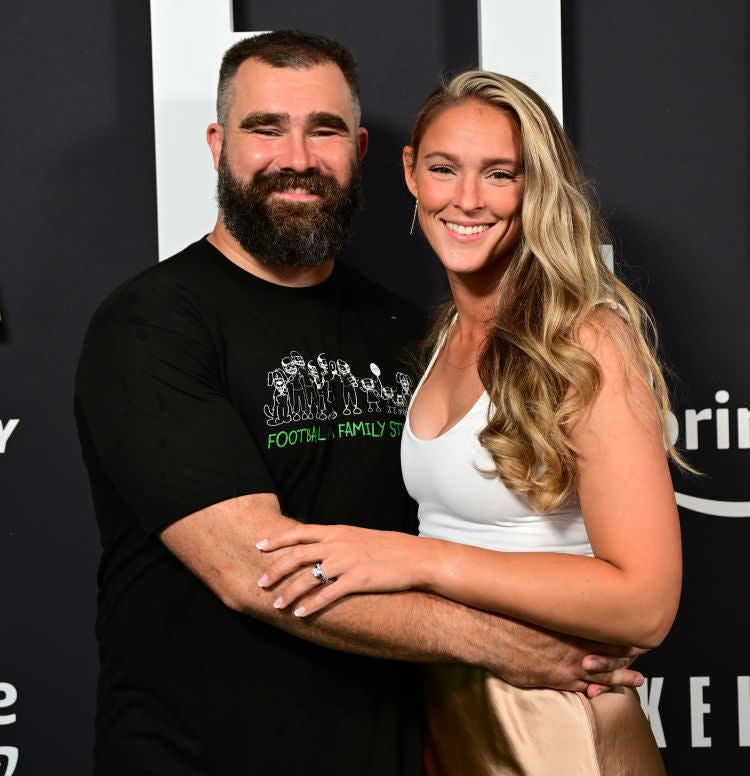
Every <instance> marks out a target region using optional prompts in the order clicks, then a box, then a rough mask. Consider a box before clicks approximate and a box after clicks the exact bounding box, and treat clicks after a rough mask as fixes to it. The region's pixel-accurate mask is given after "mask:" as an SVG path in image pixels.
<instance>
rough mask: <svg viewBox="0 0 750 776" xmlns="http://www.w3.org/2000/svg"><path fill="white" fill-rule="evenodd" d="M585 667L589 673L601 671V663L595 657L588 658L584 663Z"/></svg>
mask: <svg viewBox="0 0 750 776" xmlns="http://www.w3.org/2000/svg"><path fill="white" fill-rule="evenodd" d="M583 667H584V668H585V669H586V670H587V671H598V670H599V669H600V665H599V661H598V660H596V659H595V658H593V657H589V658H586V660H585V661H584V663H583Z"/></svg>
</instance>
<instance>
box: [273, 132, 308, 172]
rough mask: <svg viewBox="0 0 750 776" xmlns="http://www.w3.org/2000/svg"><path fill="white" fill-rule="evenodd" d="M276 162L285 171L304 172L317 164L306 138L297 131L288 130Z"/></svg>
mask: <svg viewBox="0 0 750 776" xmlns="http://www.w3.org/2000/svg"><path fill="white" fill-rule="evenodd" d="M276 163H277V165H278V167H279V169H280V170H282V171H285V172H306V171H307V170H311V169H313V168H315V167H316V166H317V161H316V158H315V155H314V154H313V153H312V151H311V150H310V145H309V143H308V139H307V138H306V137H305V136H304V134H302V133H297V132H290V133H289V134H288V135H287V136H286V138H285V142H284V144H283V147H282V148H281V149H280V153H279V155H278V157H277V159H276Z"/></svg>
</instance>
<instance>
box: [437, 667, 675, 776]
mask: <svg viewBox="0 0 750 776" xmlns="http://www.w3.org/2000/svg"><path fill="white" fill-rule="evenodd" d="M425 693H426V701H427V731H426V736H425V766H426V773H427V776H665V774H666V771H665V769H664V763H663V761H662V758H661V755H660V753H659V749H658V747H657V745H656V741H655V740H654V736H653V734H652V732H651V727H650V726H649V724H648V720H647V719H646V717H645V715H644V713H643V710H642V709H641V705H640V702H639V699H638V693H636V691H635V690H633V689H629V688H628V689H625V688H619V689H617V690H613V691H610V692H607V693H604V694H602V695H599V696H597V697H596V698H593V699H589V698H587V697H586V695H584V694H582V693H576V692H564V691H561V690H543V689H539V690H537V689H534V690H524V689H520V688H518V687H514V686H513V685H511V684H508V683H507V682H504V681H502V679H498V678H497V677H495V676H493V675H491V674H489V673H487V672H486V671H482V670H481V669H479V668H472V667H471V666H462V665H434V666H428V667H427V673H426V685H425Z"/></svg>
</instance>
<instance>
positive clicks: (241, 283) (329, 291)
mask: <svg viewBox="0 0 750 776" xmlns="http://www.w3.org/2000/svg"><path fill="white" fill-rule="evenodd" d="M207 138H208V144H209V146H210V149H211V152H212V155H213V159H214V164H215V167H216V169H217V171H218V204H219V214H218V218H217V221H216V225H215V227H214V229H213V231H212V232H211V233H210V234H208V235H207V236H206V237H204V238H203V239H201V240H199V241H197V242H196V243H194V244H192V245H190V246H188V247H187V248H185V250H183V251H182V252H180V253H179V254H177V255H176V256H173V257H172V258H170V259H168V260H166V261H164V262H161V263H160V264H156V265H154V266H153V267H152V268H150V269H148V270H147V271H145V272H143V273H141V274H140V275H138V276H137V277H135V278H133V279H131V280H130V281H128V282H127V283H125V284H124V285H123V286H121V287H120V288H118V289H117V290H116V291H115V292H114V293H113V294H111V295H110V296H109V298H108V299H107V300H105V301H104V303H103V304H102V305H101V306H100V308H99V309H98V310H97V312H96V313H95V315H94V316H93V318H92V321H91V323H90V325H89V328H88V331H87V334H86V338H85V341H84V344H83V349H82V353H81V359H80V363H79V366H78V371H77V376H76V407H75V409H76V419H77V423H78V430H79V437H80V441H81V446H82V450H83V455H84V459H85V463H86V466H87V469H88V473H89V478H90V483H91V489H92V494H93V500H94V505H95V510H96V515H97V520H98V524H99V530H100V535H101V542H102V548H103V552H102V558H101V564H100V571H99V599H98V617H97V637H98V641H99V657H100V670H99V681H98V696H97V715H96V746H95V757H94V759H95V773H96V774H98V775H99V776H119V775H120V774H122V775H123V776H124V775H125V774H127V776H134V775H135V774H153V775H154V776H156V775H157V774H158V776H199V775H200V776H208V774H216V775H217V776H218V775H219V774H222V775H223V776H228V775H230V774H231V776H238V775H239V774H251V773H262V774H280V775H281V776H286V774H299V773H303V772H307V771H320V772H321V773H323V774H325V776H344V775H346V776H351V774H360V775H362V776H364V775H366V774H373V775H374V774H377V775H378V776H383V775H384V774H388V775H395V774H419V773H421V772H422V744H421V724H422V709H421V706H422V693H421V677H420V672H419V670H418V664H419V663H420V662H428V661H460V662H463V663H468V664H472V665H476V666H480V667H483V668H485V669H488V670H490V671H492V672H494V673H496V674H499V675H501V676H503V677H504V678H505V679H507V680H509V681H511V682H515V683H518V684H524V685H537V686H538V685H546V686H551V687H565V688H569V689H579V690H580V689H582V688H583V687H585V686H586V683H587V682H591V681H599V682H608V681H612V682H615V683H628V684H631V683H633V682H634V681H637V680H638V678H639V677H638V675H637V674H636V673H635V672H632V671H630V670H629V669H627V665H628V664H629V662H630V658H628V657H624V658H616V659H611V660H603V662H601V663H600V666H599V668H600V672H597V673H589V672H587V671H585V670H584V669H583V667H582V660H583V658H584V656H585V655H586V654H587V653H588V652H590V651H595V650H593V649H592V648H591V645H585V644H582V643H577V642H575V641H574V640H571V639H566V638H562V637H561V638H559V639H558V638H557V637H556V636H554V635H552V634H548V633H545V632H542V631H539V630H537V629H534V628H527V627H526V626H523V625H521V624H519V623H516V622H513V621H510V620H506V619H504V618H502V617H499V616H494V615H489V614H487V613H485V612H479V611H474V610H472V609H469V608H467V607H464V606H461V605H458V604H455V603H453V602H450V601H446V600H443V599H440V598H437V597H434V596H428V595H426V594H421V593H417V592H413V593H398V594H391V595H368V596H351V597H349V598H348V599H346V600H343V601H341V602H338V603H336V604H335V605H333V606H331V607H330V608H329V609H328V610H327V611H324V612H322V613H320V614H319V615H316V616H314V617H311V618H308V619H299V618H297V617H295V616H294V615H293V614H291V613H290V612H288V611H279V610H277V609H275V608H274V606H273V602H274V599H275V597H276V596H275V594H274V590H273V589H271V590H268V589H262V588H260V587H259V586H258V585H257V580H258V579H259V578H260V577H261V576H262V574H263V573H264V570H265V568H266V567H267V566H268V565H269V564H270V562H271V561H272V560H273V559H274V558H273V554H270V555H264V554H262V553H260V552H259V551H258V549H257V548H256V542H258V541H259V540H260V539H261V538H262V537H264V536H268V535H271V534H274V533H278V532H279V530H281V529H282V528H283V527H285V526H289V525H292V524H293V522H294V521H295V520H301V521H312V522H317V523H325V522H328V523H332V522H342V523H354V524H357V525H361V526H367V527H372V528H380V529H392V530H399V531H403V530H412V531H413V530H414V529H415V526H416V515H415V508H414V503H413V502H412V501H411V499H410V498H409V497H408V495H407V493H406V492H405V490H404V487H403V484H402V481H401V476H400V471H399V450H398V448H399V434H400V431H401V428H402V425H403V423H402V420H403V418H401V419H399V420H394V419H393V416H390V417H389V416H388V414H387V412H386V408H385V404H383V405H382V406H383V409H381V410H380V412H379V413H378V412H377V411H376V412H374V413H373V414H372V416H368V421H369V422H368V423H359V422H357V423H355V422H353V421H347V420H346V418H344V417H342V414H341V411H342V409H343V407H344V403H343V396H342V395H341V393H340V390H341V389H340V386H338V384H337V383H333V384H332V387H331V386H329V387H330V389H331V390H330V392H329V393H328V394H327V395H326V396H325V397H323V395H322V394H321V397H322V399H320V401H314V390H313V388H314V387H315V386H314V385H313V373H312V371H310V365H313V370H314V371H315V377H316V379H317V380H322V378H323V377H324V376H325V374H327V371H328V369H329V365H330V364H334V365H335V364H336V363H338V362H340V361H341V362H344V361H345V362H346V363H347V364H348V365H349V368H350V370H351V374H352V375H353V376H354V377H356V378H358V379H359V380H361V379H362V378H363V377H365V376H367V375H369V374H370V372H371V371H372V370H371V366H370V365H374V364H377V368H378V370H379V371H378V375H379V379H380V382H381V383H382V384H383V385H386V386H391V387H395V386H397V385H398V384H400V383H401V384H402V383H403V380H404V377H405V376H406V373H407V371H408V369H407V367H406V366H405V362H404V355H405V353H404V345H405V344H406V343H409V342H411V341H413V340H415V339H416V338H418V337H419V336H420V335H421V334H422V333H423V330H422V329H423V324H424V319H423V315H422V314H421V312H420V311H419V310H417V309H415V308H413V307H411V306H410V305H408V304H406V303H405V302H403V301H402V300H399V299H397V298H395V297H394V296H393V295H392V294H390V293H388V292H386V291H385V290H384V289H382V288H380V287H377V286H375V285H374V284H373V283H371V282H370V281H369V280H366V279H365V278H364V277H362V276H361V275H359V274H358V273H356V272H354V271H353V270H351V269H349V268H347V267H346V266H345V265H343V264H341V263H339V264H336V262H335V259H336V256H337V254H338V253H339V252H340V251H341V249H342V248H343V247H344V245H345V243H346V240H347V234H348V230H349V225H350V222H351V219H352V217H353V215H354V213H355V212H356V210H357V207H358V204H359V199H360V194H359V163H360V160H361V158H362V157H363V156H364V154H365V151H366V148H367V132H366V130H365V129H363V128H362V127H361V126H360V108H359V92H358V83H357V72H356V65H355V61H354V59H353V58H352V56H351V54H350V53H349V52H348V51H347V50H346V49H345V48H344V47H343V46H341V45H340V44H338V43H336V42H335V41H331V40H329V39H326V38H322V37H318V36H312V35H306V34H304V33H299V32H294V31H281V32H273V33H268V34H264V35H259V36H257V37H254V38H249V39H246V40H243V41H241V42H239V43H237V44H235V45H234V46H232V48H230V49H229V50H228V51H227V52H226V54H225V56H224V58H223V60H222V64H221V69H220V75H219V86H218V97H217V122H216V123H214V124H211V125H210V126H209V128H208V132H207ZM315 364H318V365H319V367H320V374H318V370H315V369H314V365H315ZM324 367H325V369H324ZM324 372H325V374H324ZM415 377H416V376H415V375H412V376H411V378H409V379H410V380H411V383H410V384H414V383H415V381H414V378H415ZM315 385H317V382H316V383H315ZM337 391H338V392H337ZM321 401H323V402H324V403H325V405H326V407H325V412H320V407H317V404H320V403H321ZM329 405H330V406H329ZM316 408H317V411H314V410H316ZM313 570H315V569H304V570H303V572H301V573H305V574H309V573H311V571H313ZM315 571H316V575H317V576H318V578H321V574H320V572H319V571H318V570H315ZM322 581H323V582H325V577H324V576H322ZM588 660H594V658H592V657H589V658H588ZM594 662H596V661H595V660H594ZM610 672H612V673H610Z"/></svg>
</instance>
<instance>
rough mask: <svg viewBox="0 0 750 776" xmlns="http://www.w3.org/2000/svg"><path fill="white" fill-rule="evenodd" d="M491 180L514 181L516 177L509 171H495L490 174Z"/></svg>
mask: <svg viewBox="0 0 750 776" xmlns="http://www.w3.org/2000/svg"><path fill="white" fill-rule="evenodd" d="M490 178H492V179H493V180H496V181H512V180H513V179H514V178H515V176H514V175H513V174H512V173H510V172H508V171H507V170H493V171H492V172H491V173H490Z"/></svg>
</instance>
